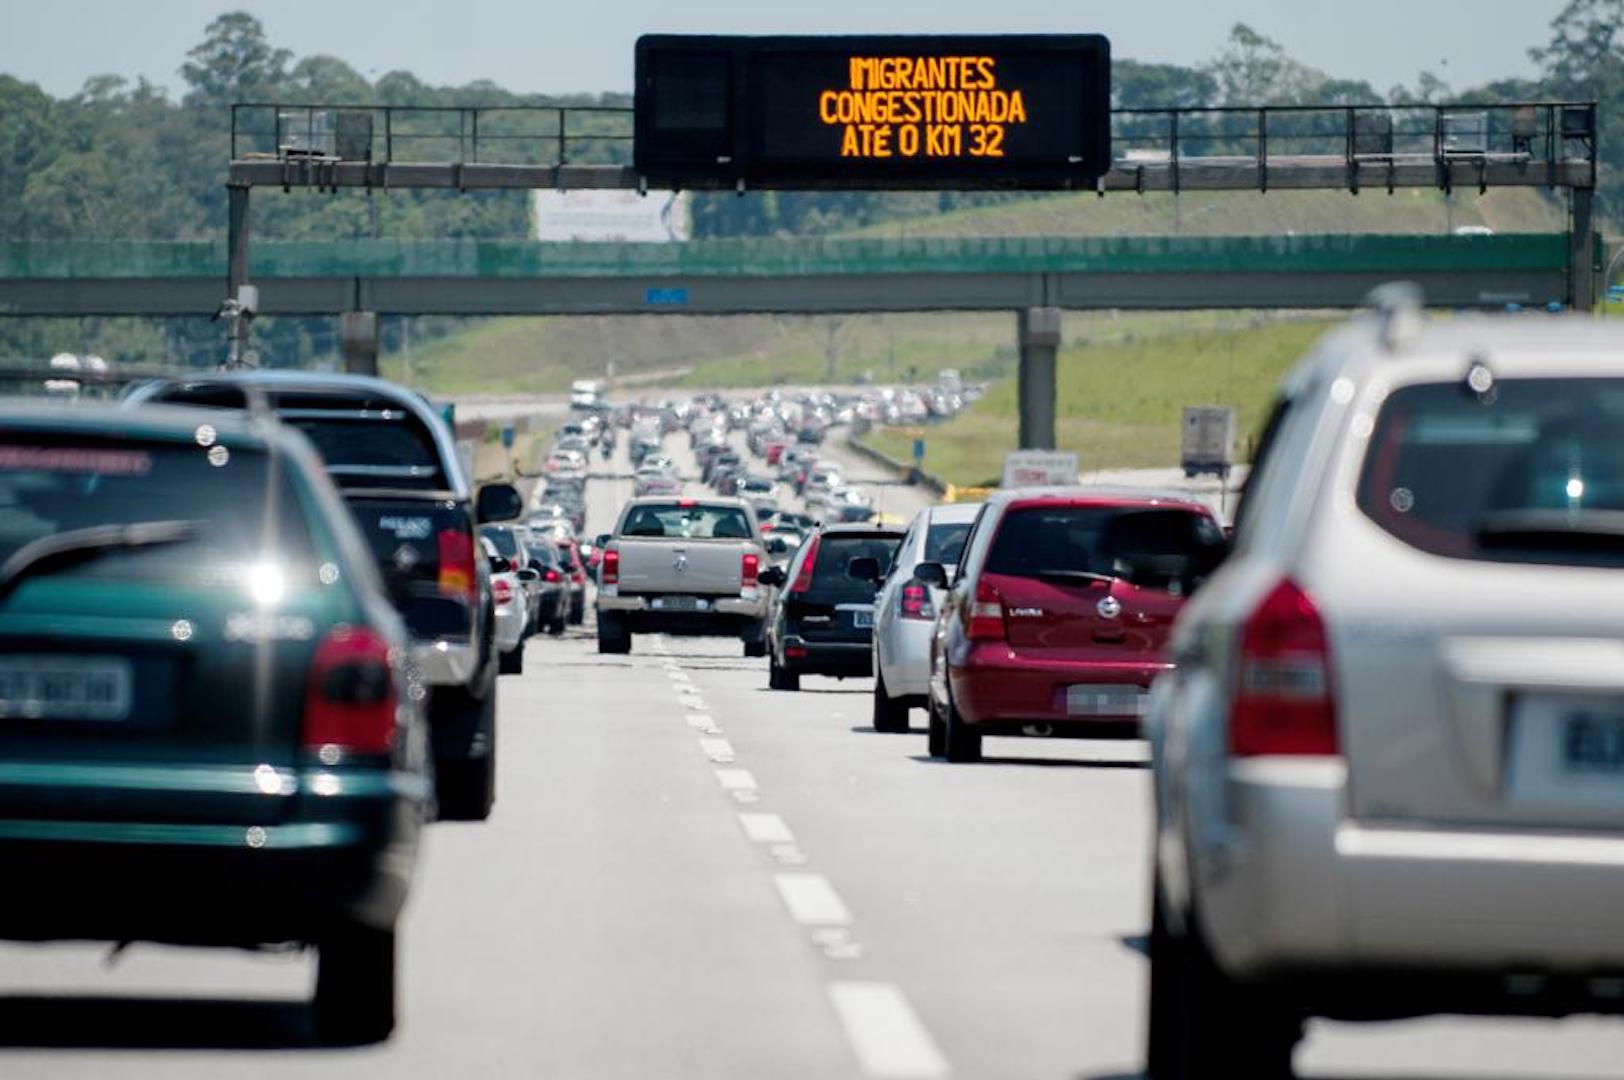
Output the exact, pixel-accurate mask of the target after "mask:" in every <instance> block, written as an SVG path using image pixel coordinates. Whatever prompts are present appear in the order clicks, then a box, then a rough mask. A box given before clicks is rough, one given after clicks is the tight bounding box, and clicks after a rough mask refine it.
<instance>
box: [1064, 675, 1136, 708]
mask: <svg viewBox="0 0 1624 1080" xmlns="http://www.w3.org/2000/svg"><path fill="white" fill-rule="evenodd" d="M1149 704H1150V694H1149V693H1148V692H1147V691H1146V690H1144V689H1142V688H1141V687H1138V686H1122V685H1118V684H1114V683H1089V684H1086V685H1080V686H1068V687H1066V713H1067V715H1069V716H1143V715H1145V709H1146V708H1147V707H1148V706H1149Z"/></svg>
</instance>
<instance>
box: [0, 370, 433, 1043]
mask: <svg viewBox="0 0 1624 1080" xmlns="http://www.w3.org/2000/svg"><path fill="white" fill-rule="evenodd" d="M409 645H410V642H409V639H408V637H407V633H406V628H405V626H404V625H403V624H402V622H401V620H400V616H399V615H397V614H396V613H395V611H394V609H393V608H392V607H391V606H390V604H389V601H388V599H387V597H386V595H385V593H384V589H383V585H382V583H381V581H380V579H379V576H378V571H377V569H376V567H375V566H374V562H373V559H372V557H371V554H370V551H369V549H368V548H367V546H366V542H365V541H364V540H363V539H362V538H361V536H360V535H359V533H358V532H357V530H356V527H355V525H354V523H353V522H352V521H351V518H350V515H349V514H348V512H347V511H346V509H345V506H344V503H343V501H342V500H341V499H340V498H339V496H338V495H337V493H336V492H335V491H334V489H333V487H332V485H331V483H330V481H329V480H328V479H327V478H326V474H325V471H324V469H323V467H322V464H321V462H320V460H319V459H318V458H317V456H316V454H315V452H314V451H313V450H312V449H311V447H310V445H309V443H308V442H306V440H305V438H304V436H302V435H300V434H299V433H298V432H297V431H295V430H293V429H292V428H288V427H284V426H282V425H280V424H278V423H277V422H276V421H275V420H273V419H269V418H265V417H259V416H253V415H249V414H237V413H227V412H221V411H203V410H190V409H178V408H169V407H150V408H143V409H135V410H130V409H124V410H118V409H115V408H111V407H108V408H103V407H99V406H94V405H88V404H86V405H79V406H72V407H60V406H49V405H42V404H41V403H39V402H37V401H28V402H26V403H25V402H12V403H9V404H7V403H0V880H3V881H4V882H6V887H5V888H4V889H0V938H7V939H13V940H26V941H54V940H65V939H90V940H106V941H112V942H126V941H155V942H165V943H172V944H184V945H210V946H236V947H248V948H259V947H266V946H275V947H283V946H286V945H288V944H290V943H291V944H295V945H313V946H314V947H315V948H316V949H317V951H318V956H319V961H318V975H317V981H316V993H315V1000H314V1017H315V1026H316V1030H317V1032H318V1034H319V1035H320V1036H321V1037H322V1038H324V1039H328V1040H334V1041H341V1042H364V1041H372V1040H377V1039H381V1038H384V1037H385V1036H387V1035H388V1034H389V1032H390V1031H391V1030H392V1028H393V1026H394V1011H395V1010H394V1003H395V963H394V960H395V925H396V921H397V919H398V917H399V915H400V911H401V907H402V905H403V903H404V901H405V898H406V893H407V887H408V883H409V880H410V875H411V871H412V867H413V864H414V862H415V860H416V851H417V844H418V837H419V833H420V830H421V828H422V825H423V822H424V821H425V819H426V818H427V817H428V816H429V815H430V814H431V813H432V810H433V783H432V778H431V776H430V775H429V765H428V746H427V731H426V726H425V721H424V718H423V715H422V713H423V710H422V704H421V702H422V698H423V693H422V690H421V687H420V686H417V685H415V682H414V677H413V675H412V673H411V670H410V668H409V663H408V659H407V658H408V657H409V655H410V651H409Z"/></svg>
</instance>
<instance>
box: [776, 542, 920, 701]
mask: <svg viewBox="0 0 1624 1080" xmlns="http://www.w3.org/2000/svg"><path fill="white" fill-rule="evenodd" d="M901 540H902V532H901V531H900V530H898V529H888V528H880V527H877V526H873V525H831V526H829V527H827V528H824V529H820V530H818V531H817V532H815V533H813V534H812V535H811V536H810V537H808V538H807V540H806V542H805V543H803V544H802V545H801V547H800V550H799V551H797V552H796V553H795V558H793V559H791V560H790V563H789V566H788V567H787V568H784V569H780V568H778V567H776V566H774V567H769V568H768V569H766V570H763V571H762V572H761V578H760V580H761V583H762V584H763V585H768V586H779V587H780V589H779V593H778V596H777V597H776V599H775V600H774V602H773V607H772V613H771V615H770V616H769V617H768V620H767V654H768V657H769V660H768V673H767V685H768V686H769V687H771V688H772V689H774V690H799V689H800V688H801V676H802V675H833V676H835V677H836V678H841V679H844V678H847V677H848V676H859V677H860V676H866V675H871V674H873V668H872V661H871V657H870V640H871V639H872V637H873V634H874V596H875V594H876V593H877V592H878V591H879V582H880V581H881V580H882V579H883V578H884V577H885V575H886V573H887V571H889V570H890V569H891V560H892V559H893V558H894V557H895V555H896V551H897V545H898V544H899V543H900V542H901Z"/></svg>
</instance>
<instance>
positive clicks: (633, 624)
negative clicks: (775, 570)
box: [597, 590, 767, 637]
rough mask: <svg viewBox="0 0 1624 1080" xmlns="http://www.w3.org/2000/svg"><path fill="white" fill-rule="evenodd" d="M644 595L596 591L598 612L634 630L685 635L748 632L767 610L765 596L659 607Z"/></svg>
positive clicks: (745, 634)
mask: <svg viewBox="0 0 1624 1080" xmlns="http://www.w3.org/2000/svg"><path fill="white" fill-rule="evenodd" d="M651 599H652V598H650V597H646V596H605V595H603V593H602V591H601V590H600V591H599V593H598V601H597V608H598V612H599V614H600V615H602V614H604V613H610V614H614V615H618V616H620V618H621V619H622V620H623V621H624V622H625V624H626V629H627V630H628V631H630V632H632V633H636V634H677V635H680V636H687V637H745V636H750V634H751V632H752V631H753V630H754V628H755V627H756V626H757V625H759V623H760V622H761V620H762V619H763V618H764V617H765V616H766V614H767V602H766V599H765V598H764V597H759V598H752V599H746V598H742V597H737V596H719V597H711V596H707V597H704V598H703V599H704V600H706V601H707V602H708V603H709V604H710V610H709V611H662V610H657V609H656V608H654V607H653V606H652V604H651V602H650V601H651Z"/></svg>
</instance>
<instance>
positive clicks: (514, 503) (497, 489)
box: [474, 484, 524, 525]
mask: <svg viewBox="0 0 1624 1080" xmlns="http://www.w3.org/2000/svg"><path fill="white" fill-rule="evenodd" d="M523 513H524V497H523V496H522V495H520V494H519V489H518V488H516V487H514V486H513V485H512V484H486V485H485V486H484V487H482V488H480V489H479V494H478V495H477V496H475V498H474V519H475V520H476V521H478V522H479V524H481V525H484V524H485V523H486V522H490V521H513V520H516V519H517V518H518V517H519V515H521V514H523Z"/></svg>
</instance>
